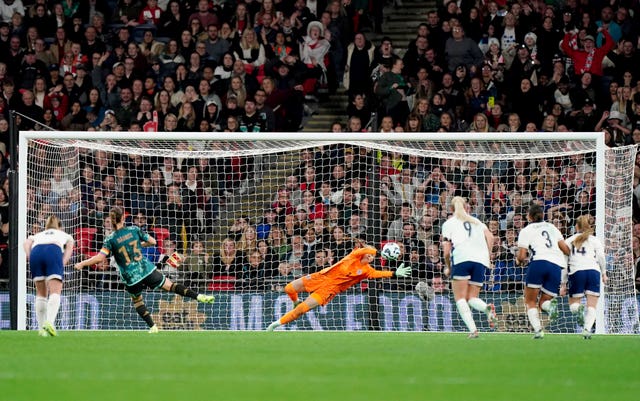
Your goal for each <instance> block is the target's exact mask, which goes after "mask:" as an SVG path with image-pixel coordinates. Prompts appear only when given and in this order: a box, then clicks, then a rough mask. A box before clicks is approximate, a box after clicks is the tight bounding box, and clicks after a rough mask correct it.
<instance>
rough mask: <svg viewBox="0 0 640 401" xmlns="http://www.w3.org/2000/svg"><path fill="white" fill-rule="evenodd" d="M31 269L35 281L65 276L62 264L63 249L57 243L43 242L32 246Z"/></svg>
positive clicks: (60, 278) (59, 278)
mask: <svg viewBox="0 0 640 401" xmlns="http://www.w3.org/2000/svg"><path fill="white" fill-rule="evenodd" d="M29 269H30V270H31V278H33V281H42V280H45V279H47V280H48V279H52V278H57V279H58V280H62V278H63V277H64V265H63V264H62V249H60V247H59V246H58V245H55V244H41V245H36V246H34V247H33V248H31V254H30V255H29Z"/></svg>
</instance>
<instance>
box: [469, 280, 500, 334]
mask: <svg viewBox="0 0 640 401" xmlns="http://www.w3.org/2000/svg"><path fill="white" fill-rule="evenodd" d="M481 288H482V287H481V286H479V285H473V284H469V287H468V289H467V303H468V304H469V306H470V307H472V308H473V309H475V310H477V311H478V312H482V313H484V314H485V315H487V321H488V322H489V327H491V328H493V327H495V325H496V323H497V322H498V317H497V316H496V308H495V306H494V305H493V304H487V303H486V302H484V301H483V300H482V299H480V289H481Z"/></svg>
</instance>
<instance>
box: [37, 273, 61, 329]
mask: <svg viewBox="0 0 640 401" xmlns="http://www.w3.org/2000/svg"><path fill="white" fill-rule="evenodd" d="M45 283H46V286H47V292H48V294H49V296H48V297H47V316H46V320H45V322H44V325H43V326H42V327H43V328H44V329H45V330H46V331H47V333H49V335H50V336H52V337H55V336H57V335H58V332H57V331H56V326H55V322H56V317H57V316H58V310H60V293H62V280H58V279H57V278H52V279H50V280H46V282H45Z"/></svg>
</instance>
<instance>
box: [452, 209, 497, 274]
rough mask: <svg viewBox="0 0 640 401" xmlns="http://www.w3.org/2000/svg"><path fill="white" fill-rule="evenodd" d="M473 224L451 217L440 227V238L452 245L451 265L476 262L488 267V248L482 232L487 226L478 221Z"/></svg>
mask: <svg viewBox="0 0 640 401" xmlns="http://www.w3.org/2000/svg"><path fill="white" fill-rule="evenodd" d="M474 220H475V224H474V223H471V222H468V221H462V220H460V219H458V218H457V217H455V216H453V217H451V218H450V219H449V220H447V221H445V222H444V224H443V225H442V237H443V238H444V240H445V241H449V242H451V244H452V248H453V249H452V250H451V263H452V264H458V263H462V262H477V263H480V264H482V265H484V266H486V267H489V248H488V247H487V239H486V237H485V235H484V230H486V229H487V226H486V225H485V224H484V223H482V222H481V221H480V220H478V219H474Z"/></svg>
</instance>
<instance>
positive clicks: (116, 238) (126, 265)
mask: <svg viewBox="0 0 640 401" xmlns="http://www.w3.org/2000/svg"><path fill="white" fill-rule="evenodd" d="M148 239H149V234H147V233H145V232H142V230H140V227H137V226H132V227H122V228H121V229H119V230H116V231H114V232H112V233H111V234H110V235H109V236H108V237H107V239H106V240H105V241H104V245H103V246H102V249H101V250H100V252H101V253H103V254H104V255H105V256H113V257H114V258H115V260H116V263H117V264H118V269H119V270H120V277H121V278H122V281H124V283H125V284H126V285H128V286H132V285H134V284H137V283H139V282H140V281H142V279H144V278H145V277H147V276H148V275H149V274H151V273H152V272H153V271H154V270H155V268H156V267H155V266H154V264H153V263H151V262H150V261H149V260H148V259H147V258H145V257H144V255H143V254H142V243H141V242H142V241H147V240H148Z"/></svg>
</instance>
